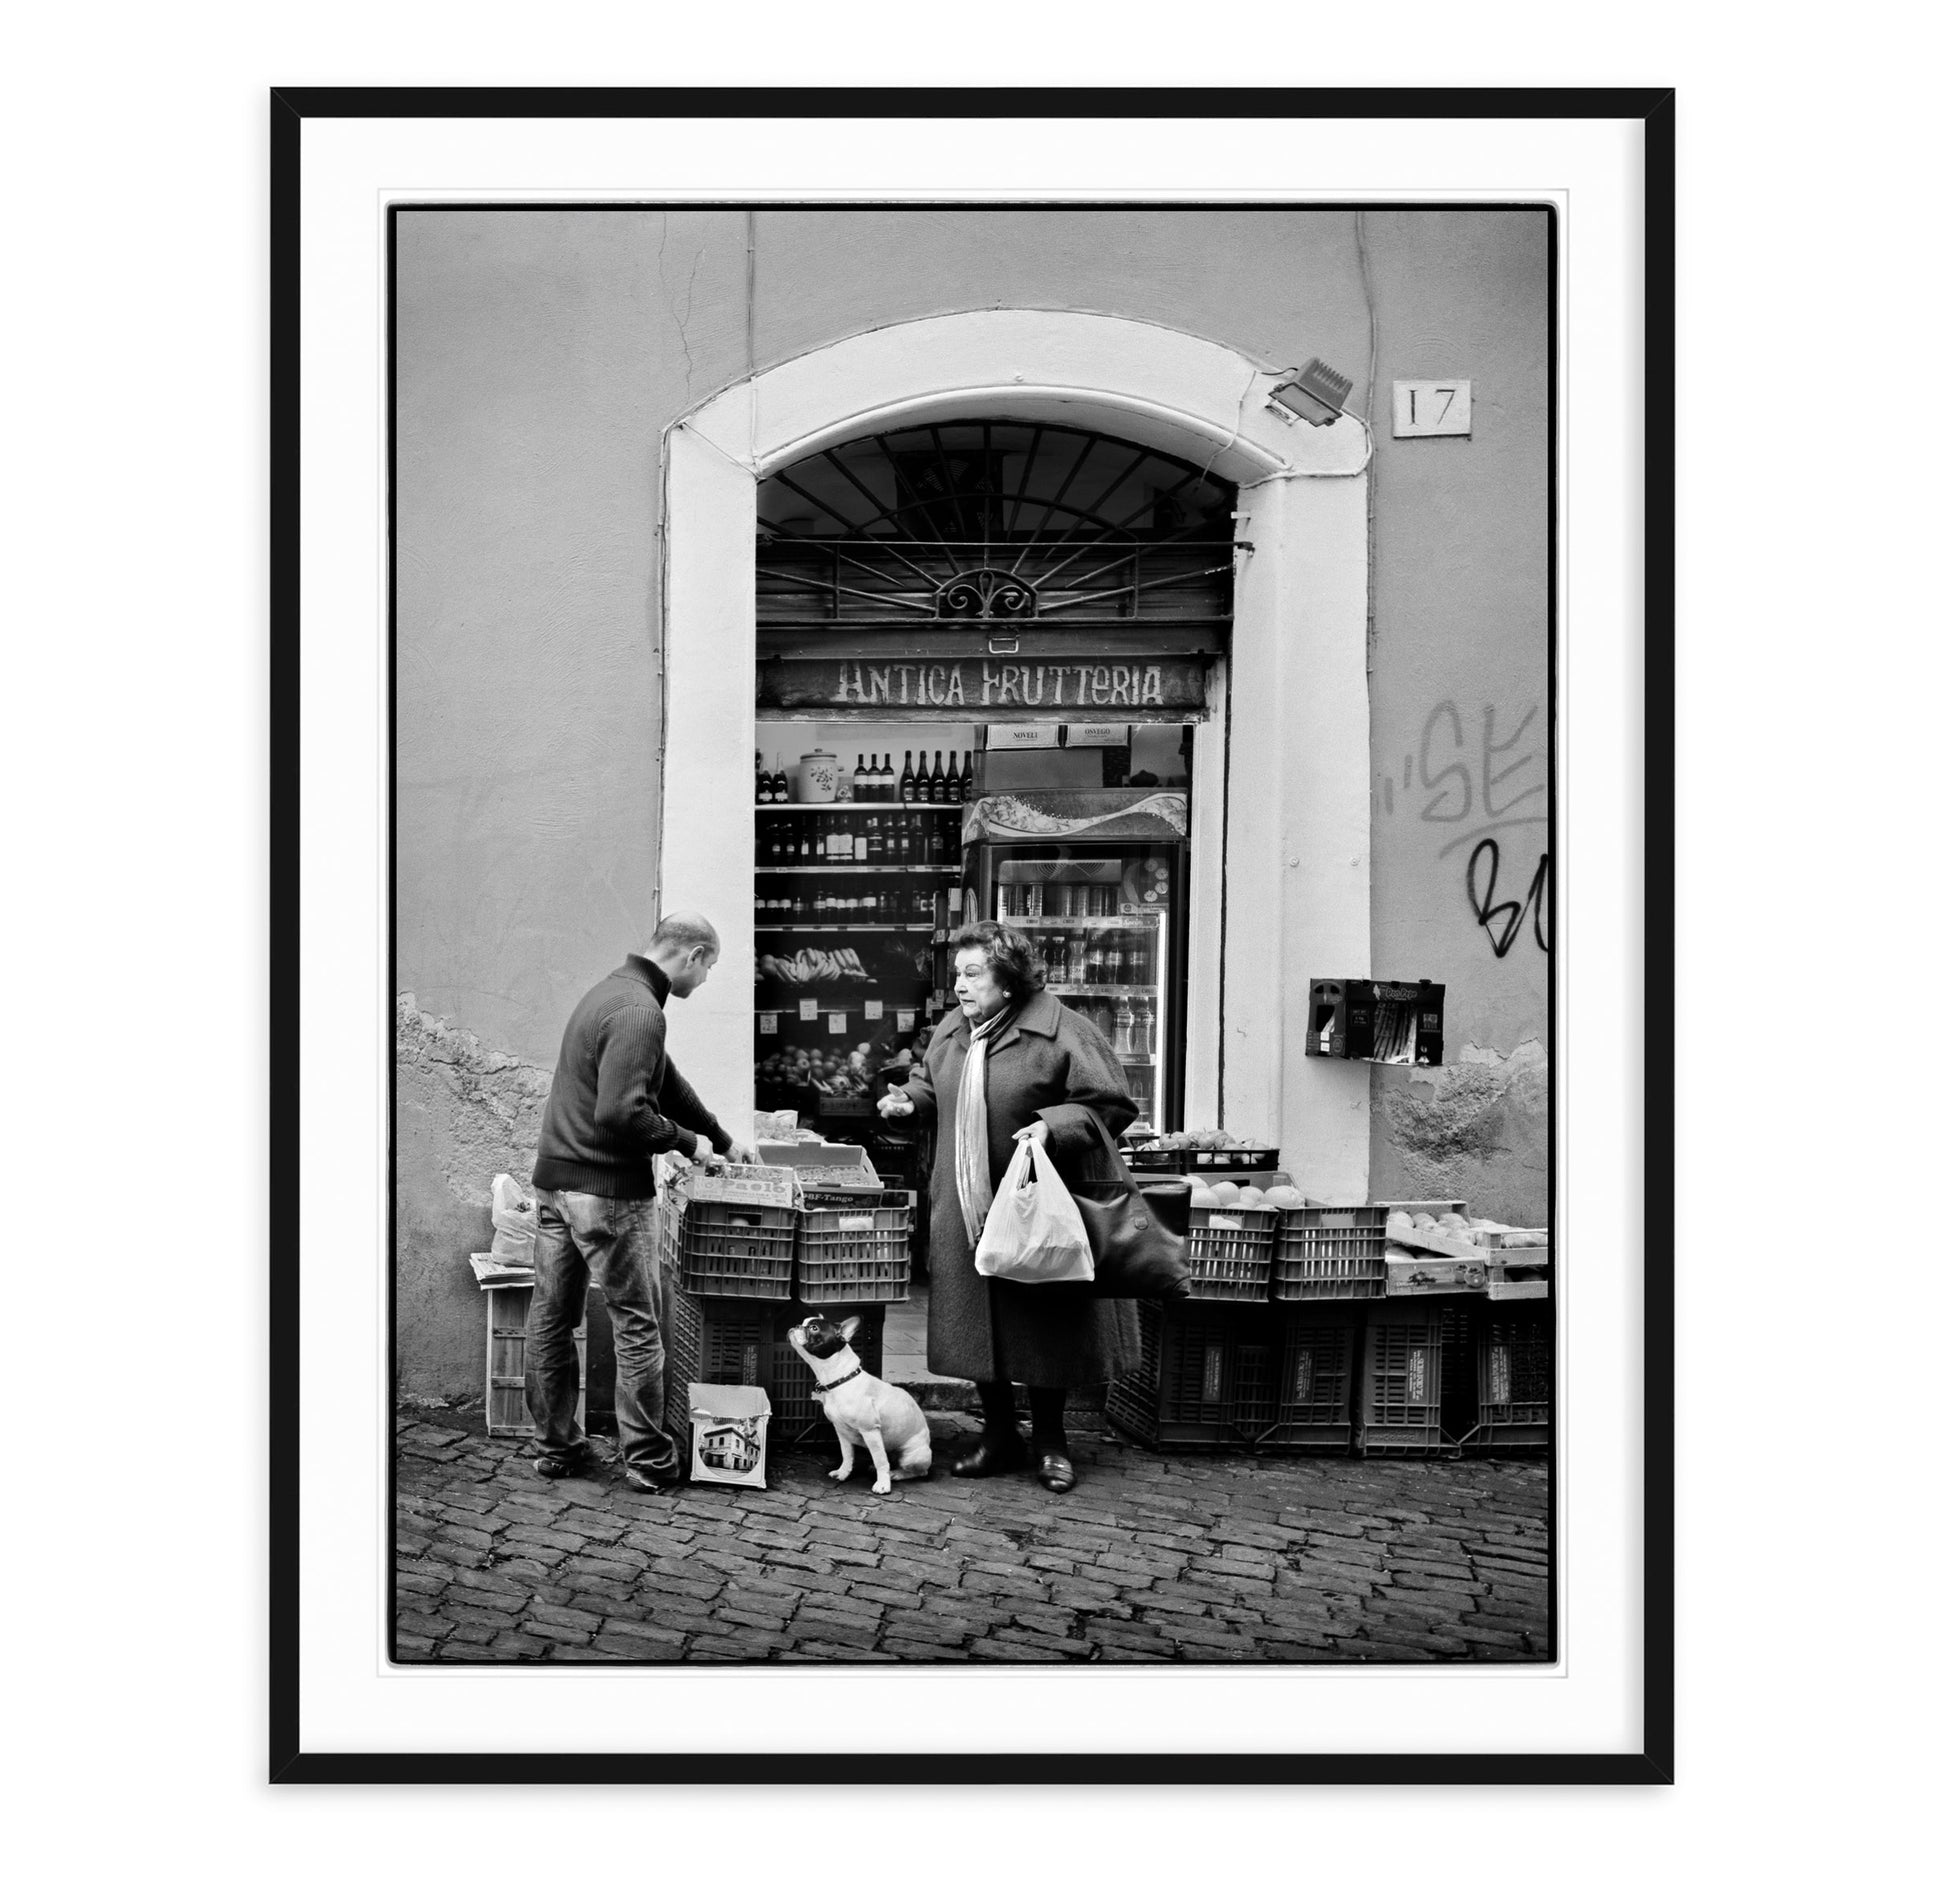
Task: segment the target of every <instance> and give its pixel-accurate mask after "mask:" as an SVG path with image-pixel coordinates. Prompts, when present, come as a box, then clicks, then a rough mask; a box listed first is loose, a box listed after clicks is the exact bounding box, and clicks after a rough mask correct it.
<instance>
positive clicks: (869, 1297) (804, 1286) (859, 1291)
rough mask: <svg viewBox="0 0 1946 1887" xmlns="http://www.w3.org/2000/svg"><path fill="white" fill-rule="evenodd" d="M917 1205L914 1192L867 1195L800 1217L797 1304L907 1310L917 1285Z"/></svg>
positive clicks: (798, 1216)
mask: <svg viewBox="0 0 1946 1887" xmlns="http://www.w3.org/2000/svg"><path fill="white" fill-rule="evenodd" d="M912 1204H913V1201H912V1195H911V1194H910V1193H909V1192H884V1193H877V1194H870V1193H865V1194H860V1195H859V1197H858V1198H857V1200H856V1201H853V1202H849V1203H847V1204H844V1205H841V1206H839V1207H837V1208H835V1209H833V1210H828V1211H827V1210H812V1209H808V1208H807V1209H806V1210H805V1211H803V1212H800V1213H799V1214H798V1215H797V1281H796V1284H795V1286H794V1287H793V1288H794V1289H795V1291H796V1293H797V1301H798V1302H799V1303H800V1304H903V1303H904V1302H905V1300H906V1296H907V1293H908V1291H909V1290H910V1287H911V1283H912ZM861 1220H862V1221H864V1223H863V1224H860V1223H859V1221H861Z"/></svg>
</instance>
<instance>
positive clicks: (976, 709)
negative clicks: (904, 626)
mask: <svg viewBox="0 0 1946 1887" xmlns="http://www.w3.org/2000/svg"><path fill="white" fill-rule="evenodd" d="M1207 675H1208V666H1207V664H1206V663H1205V662H1204V661H1203V660H1202V659H1201V658H1200V657H1196V656H1186V657H1185V656H1158V657H1153V658H1149V659H1146V660H1145V659H1143V658H1142V657H1140V656H1135V657H1131V656H1128V655H1121V656H1109V655H1102V656H1100V657H1091V656H1090V655H1089V654H1088V653H1086V652H1085V651H1082V652H1079V653H1076V654H1072V655H1070V654H1067V653H1065V652H1064V653H1063V654H1062V655H1061V656H1060V657H1058V658H1055V657H1043V656H1038V655H1034V656H1025V655H1024V656H1022V657H1020V658H1019V659H1016V660H1011V661H1010V660H1008V659H1007V658H1005V657H1004V656H983V657H979V658H975V659H959V660H953V661H944V662H926V661H895V662H869V661H864V662H847V661H793V660H787V659H780V660H773V661H761V662H759V663H758V664H757V709H758V712H759V713H773V714H775V713H784V714H804V715H815V716H816V717H817V718H818V719H820V720H832V721H843V720H860V721H886V720H911V719H913V718H914V717H915V716H928V715H929V716H931V717H934V718H942V719H951V720H955V721H1021V720H1057V721H1074V720H1079V719H1081V718H1083V717H1084V715H1086V713H1087V712H1088V710H1090V709H1093V710H1097V711H1102V712H1101V718H1103V719H1108V718H1112V719H1114V720H1116V721H1200V720H1202V719H1203V718H1204V715H1205V713H1206V707H1205V699H1206V692H1207V689H1206V683H1207Z"/></svg>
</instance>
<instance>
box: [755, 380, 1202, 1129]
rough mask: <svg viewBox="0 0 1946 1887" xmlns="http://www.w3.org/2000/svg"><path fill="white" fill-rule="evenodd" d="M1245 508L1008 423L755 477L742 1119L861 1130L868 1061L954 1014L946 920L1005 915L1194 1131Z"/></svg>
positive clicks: (1157, 471) (1153, 469)
mask: <svg viewBox="0 0 1946 1887" xmlns="http://www.w3.org/2000/svg"><path fill="white" fill-rule="evenodd" d="M1235 505H1236V491H1235V487H1234V486H1233V485H1231V484H1230V483H1229V482H1228V481H1226V480H1223V479H1220V478H1217V477H1216V476H1214V475H1213V474H1212V473H1210V472H1208V471H1207V470H1205V469H1204V468H1203V467H1201V466H1199V465H1196V464H1194V463H1191V462H1190V461H1188V460H1186V459H1183V458H1180V457H1177V456H1175V455H1173V454H1170V453H1165V452H1161V451H1158V450H1157V449H1155V448H1154V447H1151V446H1146V445H1142V444H1140V443H1138V442H1135V441H1131V440H1125V439H1119V438H1116V437H1114V436H1112V435H1110V434H1107V433H1103V432H1099V431H1092V430H1088V429H1085V428H1082V427H1076V426H1068V425H1059V424H1049V423H1047V422H1044V421H1031V420H1010V419H1007V418H1005V417H996V418H979V419H963V420H949V421H946V422H944V423H929V424H923V425H908V426H903V427H898V428H894V429H890V430H887V431H883V432H874V433H870V434H867V435H865V436H862V437H859V438H856V439H851V440H846V441H844V442H842V443H840V444H838V445H834V446H830V447H827V448H825V449H823V450H822V451H819V452H817V453H814V454H811V455H809V456H807V457H805V458H803V459H800V460H797V461H795V462H794V463H792V464H791V465H789V466H784V467H780V468H778V469H777V470H776V471H774V472H772V473H771V474H770V475H769V476H768V477H767V478H765V479H764V480H763V481H762V483H761V484H760V486H759V488H758V496H757V553H756V591H757V711H758V724H757V739H758V747H759V758H758V772H757V778H758V799H759V802H760V803H759V809H758V819H757V842H756V864H757V872H758V876H757V910H756V936H757V967H758V977H757V1014H756V1030H757V1033H756V1099H757V1104H758V1106H759V1107H790V1108H794V1109H795V1110H796V1111H797V1112H798V1113H799V1115H800V1117H801V1118H802V1117H805V1116H807V1115H808V1116H810V1117H812V1118H814V1119H815V1121H816V1124H817V1125H818V1126H819V1127H820V1128H821V1129H822V1130H823V1131H824V1132H825V1133H826V1135H827V1136H830V1137H838V1136H840V1135H844V1134H845V1133H846V1132H847V1130H848V1129H850V1128H851V1127H852V1126H853V1124H854V1123H856V1125H857V1127H859V1128H861V1129H863V1128H870V1127H871V1126H872V1124H873V1123H872V1120H871V1117H870V1116H869V1115H868V1114H867V1113H866V1105H867V1102H868V1100H869V1098H870V1095H871V1093H872V1090H873V1088H874V1086H875V1084H876V1082H877V1081H878V1080H879V1079H880V1078H881V1070H882V1069H883V1068H884V1067H885V1066H886V1065H887V1064H892V1065H894V1066H896V1064H898V1063H901V1062H903V1061H905V1060H906V1059H908V1058H909V1057H911V1056H913V1055H916V1054H922V1053H923V1051H924V1046H925V1041H926V1038H927V1035H928V1034H929V1032H930V1029H931V1026H932V1024H933V1023H934V1021H935V1020H936V1018H937V1017H939V1016H940V1015H941V1014H943V1013H944V1011H945V1008H946V1005H947V1002H948V1000H949V997H948V990H949V987H950V983H951V968H950V961H949V951H948V947H947V939H948V937H949V936H950V934H951V931H952V929H953V927H954V926H955V925H956V924H957V923H958V922H959V921H961V920H962V919H964V918H966V917H968V916H996V915H998V916H1005V917H1007V918H1009V919H1010V920H1011V921H1014V922H1016V923H1018V924H1019V925H1020V926H1021V927H1023V928H1024V929H1026V930H1028V931H1029V932H1030V934H1032V935H1033V936H1034V938H1035V940H1036V942H1037V943H1038V944H1039V945H1040V947H1041V950H1042V954H1043V955H1044V957H1045V958H1046V960H1047V964H1048V974H1049V984H1050V987H1052V988H1053V989H1054V991H1055V993H1056V994H1058V995H1059V996H1061V997H1062V999H1063V1000H1064V1001H1066V1002H1067V1003H1069V1004H1070V1006H1072V1007H1074V1008H1076V1009H1078V1010H1079V1011H1080V1012H1081V1013H1082V1014H1084V1015H1086V1016H1088V1017H1089V1019H1090V1020H1092V1021H1093V1022H1095V1023H1096V1025H1097V1026H1098V1027H1099V1028H1100V1029H1101V1031H1102V1033H1103V1035H1104V1036H1106V1037H1107V1038H1108V1039H1109V1041H1110V1043H1111V1044H1112V1046H1113V1048H1114V1050H1115V1052H1116V1054H1117V1056H1118V1057H1119V1058H1120V1059H1121V1061H1122V1064H1123V1068H1124V1073H1125V1075H1126V1078H1127V1081H1128V1085H1129V1089H1130V1091H1131V1093H1133V1094H1134V1095H1135V1097H1136V1099H1137V1101H1138V1102H1139V1103H1140V1105H1141V1108H1142V1115H1143V1119H1144V1120H1145V1121H1147V1122H1150V1123H1153V1124H1154V1125H1155V1126H1156V1127H1158V1128H1162V1127H1174V1126H1178V1125H1180V1124H1181V1123H1182V1105H1183V1080H1182V1057H1183V1044H1184V1025H1183V997H1184V993H1185V990H1186V987H1187V970H1188V951H1187V946H1186V942H1185V927H1186V919H1187V916H1188V893H1189V884H1190V874H1189V869H1188V864H1189V860H1188V837H1189V806H1190V791H1189V789H1190V780H1191V773H1192V768H1193V754H1194V738H1195V730H1196V728H1197V726H1198V725H1199V724H1201V723H1202V721H1203V718H1204V716H1205V714H1206V713H1207V711H1208V704H1209V696H1210V683H1211V676H1212V673H1213V671H1215V670H1216V669H1217V667H1218V665H1219V664H1220V663H1221V661H1222V658H1223V657H1224V655H1225V654H1226V652H1227V645H1228V639H1229V626H1230V611H1231V596H1232V589H1233V569H1232V565H1233V559H1234V551H1233V545H1232V534H1233V514H1234V510H1235ZM826 755H828V756H829V758H828V759H827V758H823V757H821V756H826ZM949 756H950V758H949ZM834 764H835V767H836V780H835V791H836V798H835V799H834V800H831V801H823V800H822V798H821V796H822V794H823V793H824V792H826V791H828V790H832V787H831V784H830V783H828V779H827V776H828V775H829V774H830V772H831V769H832V767H833V765H834ZM814 795H815V796H817V797H816V798H814V797H813V796H814ZM881 1163H882V1162H881Z"/></svg>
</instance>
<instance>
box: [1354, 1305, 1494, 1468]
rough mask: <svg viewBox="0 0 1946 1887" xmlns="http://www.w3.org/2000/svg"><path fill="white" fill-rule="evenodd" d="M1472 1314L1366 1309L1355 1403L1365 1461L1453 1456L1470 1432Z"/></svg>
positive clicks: (1457, 1308)
mask: <svg viewBox="0 0 1946 1887" xmlns="http://www.w3.org/2000/svg"><path fill="white" fill-rule="evenodd" d="M1470 1319H1471V1312H1470V1311H1469V1310H1468V1309H1467V1308H1466V1307H1464V1306H1462V1305H1454V1304H1451V1303H1446V1304H1441V1303H1439V1302H1437V1301H1434V1300H1430V1299H1415V1298H1408V1299H1404V1300H1402V1301H1399V1300H1395V1301H1387V1302H1385V1303H1382V1304H1373V1305H1371V1306H1370V1308H1369V1312H1368V1321H1367V1323H1366V1326H1365V1360H1364V1369H1363V1382H1362V1385H1361V1390H1360V1397H1359V1418H1360V1448H1361V1451H1362V1452H1363V1453H1365V1454H1368V1455H1374V1454H1406V1455H1452V1454H1457V1453H1458V1452H1459V1449H1460V1443H1461V1440H1462V1438H1463V1437H1464V1436H1465V1435H1466V1434H1467V1433H1468V1431H1469V1430H1470V1429H1471V1428H1472V1426H1473V1419H1474V1409H1475V1401H1476V1390H1475V1384H1474V1377H1473V1371H1472V1367H1471V1366H1472V1362H1473V1356H1472V1350H1471V1348H1470V1338H1471V1334H1472V1326H1471V1321H1470Z"/></svg>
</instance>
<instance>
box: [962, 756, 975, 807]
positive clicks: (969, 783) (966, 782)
mask: <svg viewBox="0 0 1946 1887" xmlns="http://www.w3.org/2000/svg"><path fill="white" fill-rule="evenodd" d="M959 796H960V803H961V804H962V805H964V804H965V803H966V801H967V800H969V799H977V798H979V794H978V793H976V792H975V791H974V790H973V749H972V748H971V747H969V748H967V750H966V771H965V772H964V773H962V774H961V775H960V776H959Z"/></svg>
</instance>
